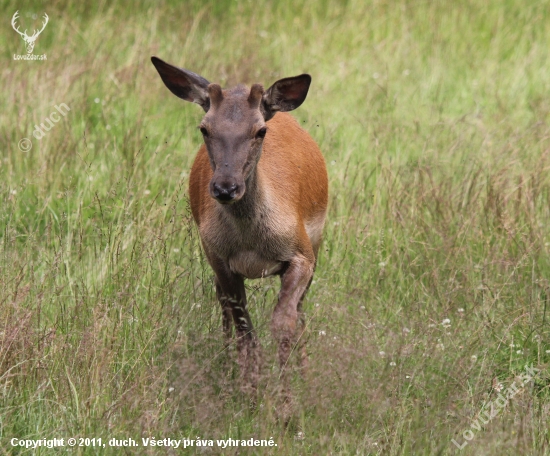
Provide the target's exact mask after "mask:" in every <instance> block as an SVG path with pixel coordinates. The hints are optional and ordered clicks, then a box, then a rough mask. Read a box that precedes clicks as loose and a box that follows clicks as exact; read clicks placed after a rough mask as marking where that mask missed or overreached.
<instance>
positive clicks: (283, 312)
mask: <svg viewBox="0 0 550 456" xmlns="http://www.w3.org/2000/svg"><path fill="white" fill-rule="evenodd" d="M313 269H314V260H313V259H309V258H307V257H306V256H305V255H303V254H298V255H296V256H295V257H294V258H293V259H292V260H291V261H290V264H289V265H288V268H287V269H286V271H285V272H284V274H283V275H282V276H281V291H280V292H279V300H278V302H277V305H276V306H275V310H274V312H273V317H272V320H271V331H272V333H273V337H274V338H275V340H276V341H277V343H278V356H279V365H280V367H281V382H282V388H283V400H284V402H285V404H286V406H285V407H284V409H286V410H285V411H284V414H285V415H288V413H289V412H290V409H291V408H292V407H291V404H290V402H291V395H290V379H289V377H288V374H287V364H288V362H289V358H290V354H291V352H292V349H293V344H294V341H295V335H296V327H297V323H298V312H299V310H300V309H299V307H300V305H301V300H302V298H303V296H304V294H305V292H306V290H307V288H308V285H309V283H310V281H311V278H312V277H313ZM286 418H288V416H286Z"/></svg>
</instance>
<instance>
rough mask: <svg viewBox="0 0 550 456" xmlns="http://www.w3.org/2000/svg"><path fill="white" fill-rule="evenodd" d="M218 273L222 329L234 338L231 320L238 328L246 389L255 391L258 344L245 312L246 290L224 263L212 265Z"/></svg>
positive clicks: (242, 372)
mask: <svg viewBox="0 0 550 456" xmlns="http://www.w3.org/2000/svg"><path fill="white" fill-rule="evenodd" d="M211 265H212V268H213V269H214V272H215V274H216V295H217V297H218V300H219V302H220V304H221V307H222V311H223V329H224V333H225V335H226V337H231V320H230V319H231V318H232V319H233V323H234V324H235V328H236V336H237V351H238V354H239V366H240V369H241V374H242V377H243V380H244V383H245V385H244V389H245V390H252V392H254V391H255V390H256V387H257V384H258V377H259V369H260V367H259V353H258V351H259V345H258V341H257V337H256V333H255V331H254V327H253V326H252V321H251V319H250V315H249V313H248V310H247V309H246V291H245V289H244V280H243V278H242V276H240V275H238V274H235V273H233V272H231V270H230V269H229V266H228V265H226V264H225V263H223V262H221V261H219V262H212V263H211Z"/></svg>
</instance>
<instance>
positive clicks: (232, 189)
mask: <svg viewBox="0 0 550 456" xmlns="http://www.w3.org/2000/svg"><path fill="white" fill-rule="evenodd" d="M237 193H238V186H237V184H235V183H229V182H227V183H225V182H224V183H222V184H221V185H220V184H218V183H216V182H215V183H214V185H213V186H212V196H213V197H214V198H216V199H217V200H218V201H219V202H221V203H229V202H230V201H232V200H234V199H235V197H236V196H237Z"/></svg>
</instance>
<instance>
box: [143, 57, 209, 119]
mask: <svg viewBox="0 0 550 456" xmlns="http://www.w3.org/2000/svg"><path fill="white" fill-rule="evenodd" d="M151 62H153V65H155V68H156V69H157V71H158V72H159V74H160V77H161V78H162V81H163V82H164V84H165V85H166V87H168V88H169V89H170V92H172V93H173V94H174V95H176V96H177V97H180V98H182V99H184V100H186V101H191V102H193V103H197V104H199V105H201V106H202V109H204V111H205V112H206V111H208V109H209V108H210V98H208V91H207V89H206V88H207V87H208V84H210V83H209V82H208V81H207V80H206V79H204V78H203V77H202V76H199V75H198V74H195V73H193V72H192V71H188V70H184V69H183V68H178V67H175V66H173V65H170V64H169V63H166V62H164V61H163V60H161V59H159V58H158V57H151Z"/></svg>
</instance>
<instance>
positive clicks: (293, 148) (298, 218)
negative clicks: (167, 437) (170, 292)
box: [151, 57, 328, 391]
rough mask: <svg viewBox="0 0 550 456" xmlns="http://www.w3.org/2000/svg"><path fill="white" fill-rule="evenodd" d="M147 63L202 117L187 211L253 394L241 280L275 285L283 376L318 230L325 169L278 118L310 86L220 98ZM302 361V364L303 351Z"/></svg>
mask: <svg viewBox="0 0 550 456" xmlns="http://www.w3.org/2000/svg"><path fill="white" fill-rule="evenodd" d="M151 60H152V62H153V64H154V65H155V67H156V69H157V71H158V72H159V74H160V77H161V78H162V80H163V82H164V84H165V85H166V87H168V89H170V91H171V92H172V93H173V94H174V95H176V96H177V97H179V98H182V99H184V100H186V101H191V102H193V103H197V104H199V105H200V106H201V107H202V108H203V109H204V111H205V112H206V115H205V116H204V118H203V119H202V121H201V123H200V126H199V129H200V131H201V133H202V136H203V138H204V144H203V145H202V146H201V148H200V149H199V151H198V154H197V157H196V158H195V162H194V164H193V167H192V169H191V174H190V178H189V196H190V200H191V209H192V212H193V218H194V219H195V222H196V223H197V225H198V229H199V233H200V238H201V241H202V245H203V248H204V252H205V254H206V257H207V258H208V262H209V263H210V265H211V266H212V269H213V270H214V273H215V276H216V278H215V284H216V295H217V298H218V300H219V302H220V304H221V307H222V311H223V330H224V333H225V335H226V336H227V337H228V338H231V336H232V323H233V324H234V325H235V327H236V333H237V350H238V353H239V364H240V366H241V371H242V373H243V376H244V378H245V382H246V384H247V385H248V386H251V387H252V388H253V391H255V388H256V383H257V379H258V373H259V356H258V355H259V343H258V342H257V340H256V335H255V332H254V330H253V326H252V322H251V320H250V316H249V314H248V311H247V309H246V293H245V288H244V279H245V278H248V279H257V278H261V277H267V276H271V275H279V276H280V277H281V290H280V292H279V298H278V302H277V305H276V306H275V310H274V312H273V317H272V321H271V330H272V333H273V336H274V338H275V339H276V340H277V342H278V356H279V363H280V366H281V369H282V372H284V371H285V367H286V365H287V362H288V359H289V356H290V354H291V351H292V350H293V348H294V344H295V343H296V342H297V340H298V339H299V337H300V336H301V333H302V331H303V325H304V321H303V316H302V315H301V305H302V300H303V299H304V295H305V294H306V291H307V289H308V287H309V285H310V283H311V280H312V277H313V271H314V269H315V264H316V260H317V252H318V250H319V245H320V243H321V236H322V231H323V226H324V223H325V216H326V211H327V199H328V179H327V171H326V166H325V161H324V159H323V156H322V155H321V152H320V151H319V148H318V147H317V144H316V143H315V141H314V140H313V139H312V138H311V137H310V136H309V134H308V133H306V132H305V131H304V130H303V129H302V128H300V126H299V125H298V123H297V122H296V121H295V120H294V119H293V118H292V116H291V115H290V114H286V112H285V111H292V110H294V109H296V108H297V107H299V106H300V105H301V104H302V103H303V102H304V100H305V98H306V95H307V93H308V89H309V85H310V83H311V77H310V76H309V75H307V74H302V75H300V76H296V77H290V78H285V79H281V80H279V81H277V82H275V84H273V85H272V86H271V87H270V88H269V89H268V90H267V91H265V90H264V89H263V87H262V86H261V85H260V84H254V85H252V87H251V88H247V87H245V86H243V85H239V86H237V87H235V88H233V89H228V90H222V88H221V87H220V86H219V85H218V84H211V83H209V82H208V81H207V80H206V79H204V78H203V77H201V76H199V75H197V74H195V73H192V72H191V71H188V70H184V69H181V68H177V67H174V66H172V65H169V64H168V63H166V62H163V61H162V60H160V59H159V58H157V57H152V58H151ZM298 321H300V322H301V324H302V328H301V329H300V330H298V328H297V324H298ZM301 357H302V361H305V349H303V350H302V353H301ZM285 377H287V376H286V375H285ZM283 382H284V383H286V382H285V381H283ZM285 389H286V388H285Z"/></svg>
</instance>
